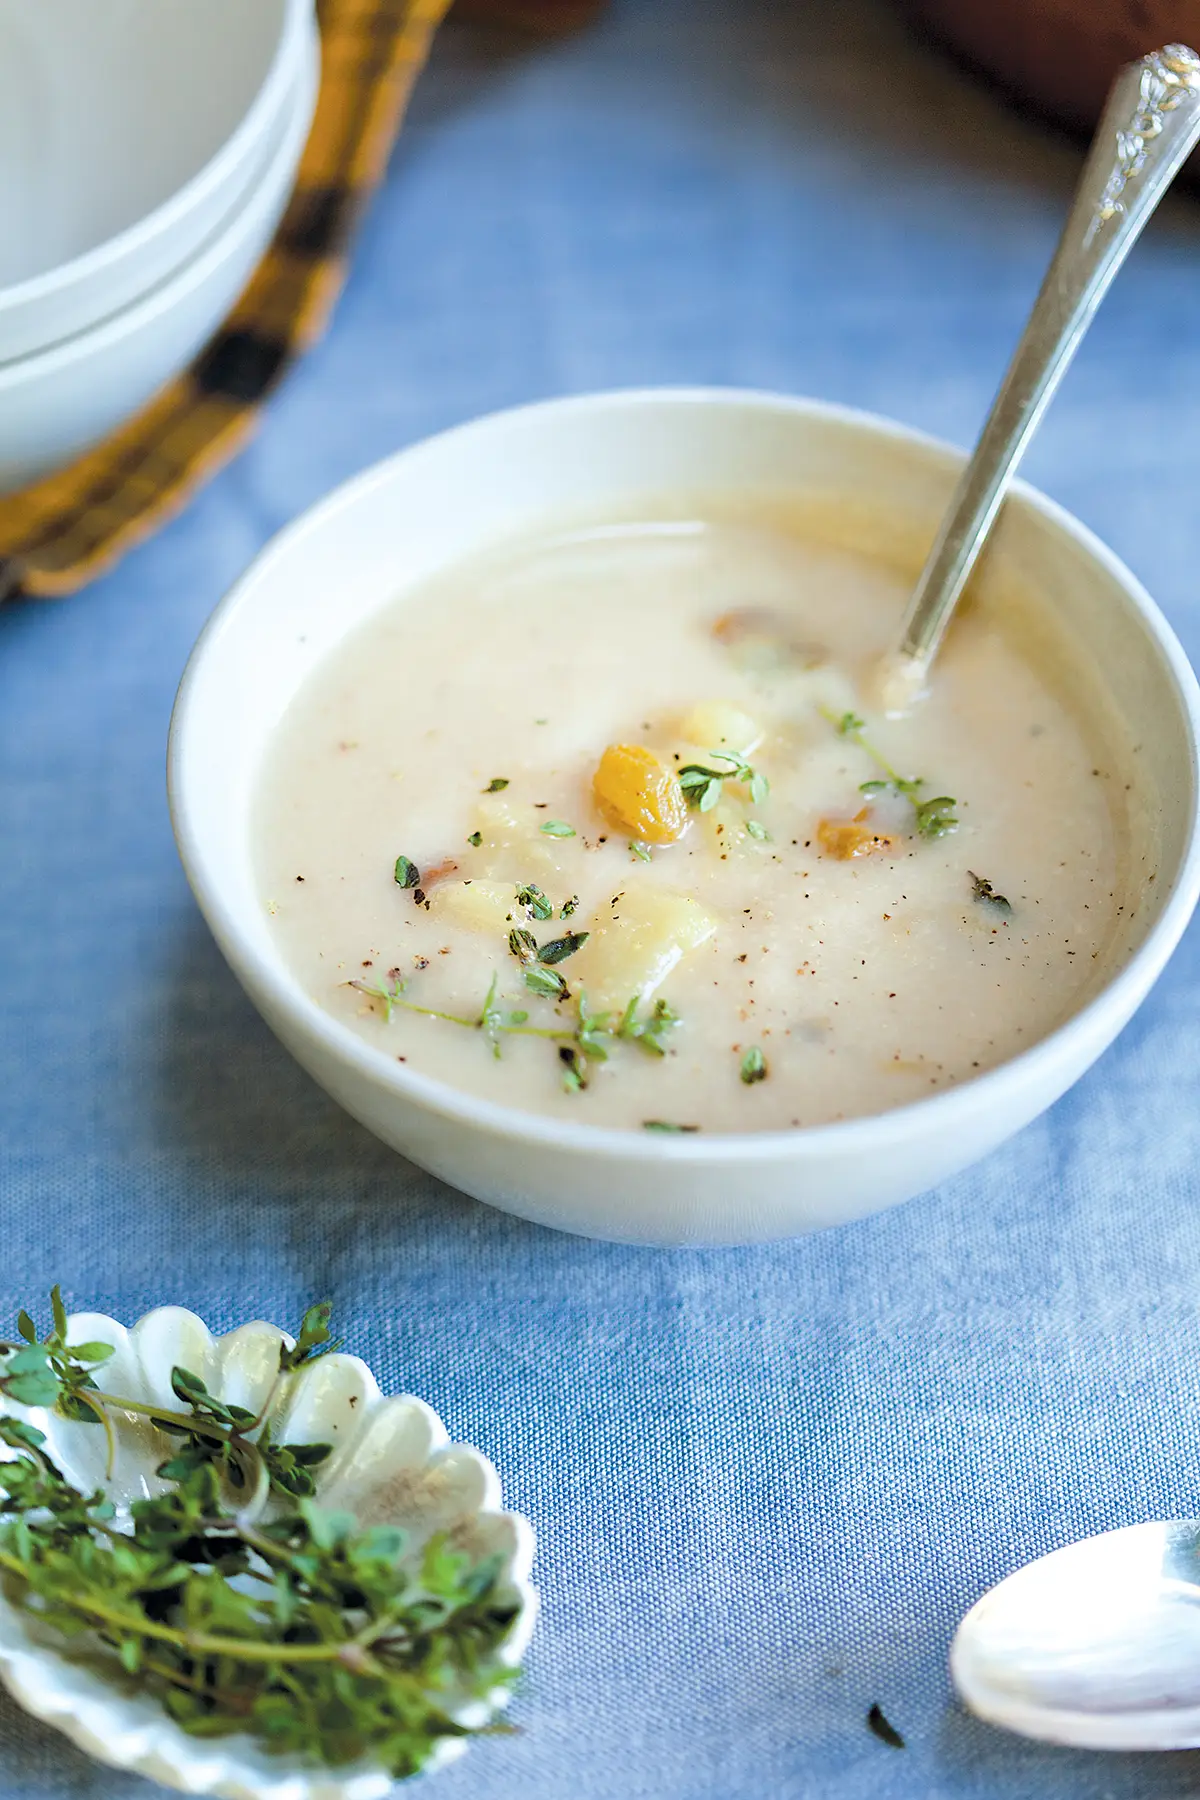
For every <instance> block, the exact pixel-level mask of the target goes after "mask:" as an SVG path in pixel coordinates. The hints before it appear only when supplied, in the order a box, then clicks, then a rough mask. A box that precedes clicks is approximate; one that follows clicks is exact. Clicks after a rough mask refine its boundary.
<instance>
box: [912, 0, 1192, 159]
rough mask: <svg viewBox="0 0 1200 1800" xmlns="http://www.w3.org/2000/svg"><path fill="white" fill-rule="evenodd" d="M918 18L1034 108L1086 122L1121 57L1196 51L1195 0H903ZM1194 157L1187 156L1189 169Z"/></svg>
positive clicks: (1124, 60) (1095, 115)
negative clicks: (1174, 46) (1186, 48)
mask: <svg viewBox="0 0 1200 1800" xmlns="http://www.w3.org/2000/svg"><path fill="white" fill-rule="evenodd" d="M903 3H904V5H905V7H906V9H907V11H908V12H909V14H910V16H911V17H913V18H914V19H915V20H916V21H917V22H918V24H920V25H922V26H924V27H926V28H927V29H928V31H929V32H930V33H932V34H933V35H934V36H935V37H938V38H940V39H942V40H943V42H945V43H947V44H949V45H951V46H952V47H953V48H954V49H955V50H957V51H958V52H959V54H960V55H962V56H963V57H965V58H966V59H967V61H968V62H971V63H974V64H975V65H976V66H977V67H978V68H980V69H982V70H985V71H986V72H987V73H988V74H989V75H992V76H994V77H995V78H996V79H997V80H998V81H1000V82H1002V83H1003V84H1004V86H1005V87H1007V88H1010V89H1011V90H1012V91H1013V92H1014V93H1015V94H1017V95H1019V96H1020V97H1021V98H1022V99H1024V100H1027V101H1029V102H1031V103H1032V104H1033V105H1034V106H1036V107H1037V108H1038V109H1039V110H1041V111H1043V112H1047V113H1050V114H1052V115H1053V116H1054V117H1055V118H1057V119H1061V120H1062V121H1063V122H1064V123H1066V124H1068V125H1074V126H1082V127H1085V128H1090V127H1091V126H1093V125H1094V124H1095V122H1096V120H1097V119H1098V118H1099V116H1100V109H1101V107H1102V106H1103V104H1104V97H1105V95H1106V94H1107V92H1108V89H1109V87H1110V85H1111V83H1112V80H1113V77H1114V76H1115V75H1116V72H1117V70H1118V69H1119V68H1120V67H1121V65H1122V64H1123V63H1128V62H1132V61H1133V60H1134V59H1135V58H1136V57H1139V56H1144V55H1145V54H1146V53H1147V51H1149V50H1159V49H1161V48H1162V46H1163V45H1164V44H1171V43H1184V44H1190V45H1191V46H1192V48H1193V49H1200V0H903ZM1192 172H1193V173H1194V172H1195V163H1194V159H1193V170H1192Z"/></svg>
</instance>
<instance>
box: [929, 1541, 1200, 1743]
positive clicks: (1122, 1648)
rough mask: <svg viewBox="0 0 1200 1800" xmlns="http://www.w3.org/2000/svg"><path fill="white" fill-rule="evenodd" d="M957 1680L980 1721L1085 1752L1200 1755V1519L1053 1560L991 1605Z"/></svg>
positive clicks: (1086, 1546) (1000, 1592)
mask: <svg viewBox="0 0 1200 1800" xmlns="http://www.w3.org/2000/svg"><path fill="white" fill-rule="evenodd" d="M950 1670H951V1674H952V1675H953V1678H954V1683H955V1686H956V1687H957V1688H958V1691H959V1693H960V1695H961V1696H962V1698H963V1700H964V1701H965V1703H966V1705H967V1706H968V1707H969V1708H970V1710H971V1711H972V1712H973V1713H976V1714H978V1716H979V1717H980V1718H981V1719H987V1720H988V1721H989V1723H991V1724H993V1725H1004V1726H1007V1727H1008V1729H1009V1730H1010V1731H1018V1732H1020V1733H1021V1734H1022V1736H1024V1737H1031V1738H1041V1739H1043V1740H1045V1741H1046V1742H1048V1743H1052V1744H1073V1745H1075V1746H1076V1747H1078V1748H1081V1749H1087V1750H1190V1749H1194V1748H1196V1747H1197V1746H1198V1745H1200V1519H1177V1520H1173V1521H1168V1522H1166V1523H1160V1524H1154V1525H1130V1526H1127V1527H1126V1528H1125V1530H1123V1531H1106V1532H1103V1533H1102V1534H1101V1535H1100V1536H1099V1537H1091V1538H1084V1539H1083V1540H1082V1542H1080V1543H1077V1544H1069V1545H1068V1546H1067V1548H1066V1549H1065V1550H1055V1551H1054V1552H1053V1553H1052V1554H1051V1555H1050V1556H1043V1557H1041V1558H1040V1559H1039V1560H1038V1561H1037V1562H1033V1563H1029V1564H1027V1565H1026V1567H1025V1568H1023V1569H1018V1570H1017V1572H1016V1574H1015V1575H1010V1576H1009V1577H1008V1578H1007V1580H1005V1581H1002V1582H1000V1583H999V1585H998V1586H996V1587H994V1588H992V1589H991V1591H990V1592H989V1593H987V1594H985V1595H984V1597H983V1599H982V1600H980V1601H979V1602H978V1603H977V1604H976V1605H975V1606H973V1607H972V1608H971V1610H970V1612H969V1613H968V1614H967V1616H966V1618H965V1619H964V1620H963V1622H962V1624H961V1625H960V1626H959V1628H958V1632H957V1634H956V1636H955V1639H954V1643H953V1646H952V1648H951V1652H950Z"/></svg>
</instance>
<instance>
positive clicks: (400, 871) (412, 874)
mask: <svg viewBox="0 0 1200 1800" xmlns="http://www.w3.org/2000/svg"><path fill="white" fill-rule="evenodd" d="M395 878H396V886H397V887H402V888H415V887H420V885H421V871H420V869H418V867H417V865H416V863H415V862H413V861H412V859H411V858H410V857H407V856H398V857H397V858H396V868H395Z"/></svg>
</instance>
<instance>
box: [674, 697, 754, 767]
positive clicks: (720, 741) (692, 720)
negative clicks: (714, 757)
mask: <svg viewBox="0 0 1200 1800" xmlns="http://www.w3.org/2000/svg"><path fill="white" fill-rule="evenodd" d="M680 729H681V730H682V732H683V735H684V737H685V738H686V739H687V740H688V742H689V743H692V744H702V745H703V746H704V748H705V749H706V750H729V751H731V752H733V753H735V754H737V755H739V756H748V755H749V753H750V752H751V750H757V749H758V746H759V745H760V744H761V743H762V741H763V735H764V734H763V728H762V726H761V725H760V724H759V722H758V720H757V719H752V718H751V717H750V714H749V713H746V712H743V711H742V709H741V707H740V706H735V705H734V704H733V702H732V700H704V701H701V703H700V705H699V706H693V707H692V709H691V711H690V712H688V713H685V714H684V716H683V718H682V719H681V720H680Z"/></svg>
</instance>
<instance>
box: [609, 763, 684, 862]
mask: <svg viewBox="0 0 1200 1800" xmlns="http://www.w3.org/2000/svg"><path fill="white" fill-rule="evenodd" d="M592 793H593V795H594V797H595V801H596V805H597V806H598V807H599V809H600V811H601V812H602V813H603V814H604V817H605V818H606V819H607V820H608V822H609V824H610V825H615V826H616V827H617V829H618V830H619V831H627V832H628V833H629V835H630V837H634V838H640V839H641V840H642V842H643V843H647V844H674V843H677V842H678V840H679V839H680V838H681V837H682V836H683V834H684V832H685V831H686V830H687V828H688V809H687V801H686V800H685V799H684V797H683V789H682V788H681V787H680V785H679V783H678V781H677V780H676V779H675V776H674V774H673V773H672V771H671V770H670V769H668V768H667V767H666V765H665V763H661V762H659V760H658V758H657V756H655V754H654V752H653V751H652V750H647V749H646V748H645V746H644V745H642V744H610V745H609V746H608V749H607V750H606V751H605V752H604V755H603V756H602V757H601V758H600V762H599V765H598V766H597V769H596V773H595V775H594V776H593V777H592Z"/></svg>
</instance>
